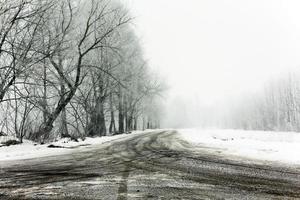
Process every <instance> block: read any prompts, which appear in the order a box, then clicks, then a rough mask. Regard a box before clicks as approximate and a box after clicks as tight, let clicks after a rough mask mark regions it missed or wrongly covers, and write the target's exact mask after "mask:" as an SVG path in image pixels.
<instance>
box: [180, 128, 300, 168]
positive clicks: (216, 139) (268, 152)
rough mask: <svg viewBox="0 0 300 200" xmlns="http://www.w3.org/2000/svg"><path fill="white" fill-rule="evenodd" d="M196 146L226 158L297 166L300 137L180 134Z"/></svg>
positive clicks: (292, 134)
mask: <svg viewBox="0 0 300 200" xmlns="http://www.w3.org/2000/svg"><path fill="white" fill-rule="evenodd" d="M179 133H180V135H181V137H182V138H183V139H185V140H187V141H189V142H190V143H193V144H195V145H199V146H206V147H214V148H218V151H219V152H220V153H222V154H225V155H234V156H241V157H245V158H248V159H259V160H264V161H275V162H281V163H285V164H296V165H300V133H295V132H271V131H244V130H200V129H199V130H198V129H185V130H179Z"/></svg>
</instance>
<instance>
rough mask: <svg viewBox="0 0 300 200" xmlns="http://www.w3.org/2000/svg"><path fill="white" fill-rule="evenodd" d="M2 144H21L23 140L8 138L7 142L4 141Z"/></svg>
mask: <svg viewBox="0 0 300 200" xmlns="http://www.w3.org/2000/svg"><path fill="white" fill-rule="evenodd" d="M1 144H3V145H4V146H11V145H17V144H21V142H20V141H18V140H7V141H6V142H2V143H1Z"/></svg>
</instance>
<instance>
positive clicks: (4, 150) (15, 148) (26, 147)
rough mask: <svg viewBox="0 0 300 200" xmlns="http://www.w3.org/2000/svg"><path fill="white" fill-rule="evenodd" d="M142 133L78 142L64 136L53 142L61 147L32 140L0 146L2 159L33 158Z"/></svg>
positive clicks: (7, 137)
mask: <svg viewBox="0 0 300 200" xmlns="http://www.w3.org/2000/svg"><path fill="white" fill-rule="evenodd" d="M149 131H150V130H149ZM140 133H145V132H142V131H134V132H132V133H131V134H122V135H115V136H105V137H98V138H88V137H87V138H86V139H85V140H84V141H83V140H80V139H79V141H78V142H75V141H71V140H70V139H68V138H62V139H60V140H58V141H56V142H53V143H51V144H53V145H55V146H59V147H61V148H48V146H49V145H50V144H44V145H40V144H37V143H34V142H32V141H28V140H24V141H23V143H22V144H19V145H12V146H2V147H1V146H0V161H7V160H20V159H31V158H38V157H46V156H54V155H60V154H66V153H71V152H72V151H74V150H76V149H78V148H80V149H84V148H87V147H93V146H97V145H100V144H103V143H106V142H110V141H113V140H118V139H122V138H125V137H130V136H132V135H135V134H140ZM10 139H15V138H13V137H9V136H1V137H0V143H2V142H5V141H7V140H10Z"/></svg>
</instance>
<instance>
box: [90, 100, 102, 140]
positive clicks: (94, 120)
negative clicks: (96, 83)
mask: <svg viewBox="0 0 300 200" xmlns="http://www.w3.org/2000/svg"><path fill="white" fill-rule="evenodd" d="M88 127H89V129H88V130H89V131H88V133H89V135H90V136H92V137H95V136H105V135H106V125H105V115H104V99H103V98H98V99H97V102H96V106H95V109H94V111H93V113H92V115H91V120H90V124H89V126H88Z"/></svg>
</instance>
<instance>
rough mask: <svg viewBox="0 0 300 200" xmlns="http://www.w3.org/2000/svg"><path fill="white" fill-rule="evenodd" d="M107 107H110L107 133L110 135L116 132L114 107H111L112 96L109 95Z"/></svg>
mask: <svg viewBox="0 0 300 200" xmlns="http://www.w3.org/2000/svg"><path fill="white" fill-rule="evenodd" d="M109 105H110V125H109V133H110V134H112V133H115V132H116V123H115V113H114V107H113V99H112V94H110V95H109Z"/></svg>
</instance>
